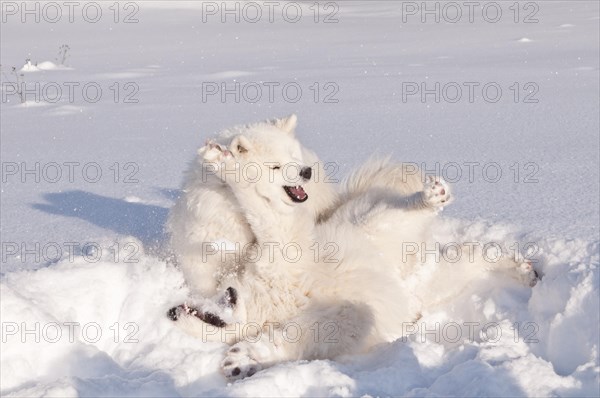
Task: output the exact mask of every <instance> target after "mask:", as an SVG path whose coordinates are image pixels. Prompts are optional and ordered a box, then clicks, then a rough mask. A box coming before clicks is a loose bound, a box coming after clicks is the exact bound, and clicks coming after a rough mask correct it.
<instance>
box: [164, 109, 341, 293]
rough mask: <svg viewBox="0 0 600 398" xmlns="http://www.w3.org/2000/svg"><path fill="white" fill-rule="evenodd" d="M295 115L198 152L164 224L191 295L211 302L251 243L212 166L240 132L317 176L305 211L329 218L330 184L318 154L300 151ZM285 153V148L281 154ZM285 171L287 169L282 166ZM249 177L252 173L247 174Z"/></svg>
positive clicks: (228, 134)
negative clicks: (256, 135) (263, 140)
mask: <svg viewBox="0 0 600 398" xmlns="http://www.w3.org/2000/svg"><path fill="white" fill-rule="evenodd" d="M296 125H297V117H296V115H291V116H289V117H286V118H281V119H273V120H267V121H264V122H260V123H255V124H251V125H245V126H236V127H234V128H232V129H228V130H224V131H222V132H220V133H219V134H218V135H217V136H216V137H215V138H214V139H212V140H209V141H208V142H207V144H206V145H205V146H204V147H202V148H200V149H199V150H198V155H197V157H196V159H195V160H194V161H193V162H192V163H191V165H190V167H189V169H188V170H187V172H186V175H185V181H184V184H183V188H182V194H181V196H180V197H179V199H178V200H177V202H176V203H175V205H174V206H173V207H172V209H171V211H170V213H169V217H168V220H167V224H166V229H167V232H168V234H169V236H170V243H171V248H172V250H173V253H174V255H175V258H176V261H177V264H178V265H179V266H180V268H181V270H182V271H183V273H184V276H185V279H186V281H187V283H188V285H189V288H190V290H191V292H192V294H194V295H199V296H201V297H211V296H213V295H214V294H215V293H217V289H218V288H219V286H220V284H221V281H222V280H223V278H225V277H226V276H231V275H238V274H239V273H240V272H241V271H242V265H241V264H240V261H239V256H238V255H237V254H239V253H241V252H242V251H244V250H247V249H249V245H251V244H252V243H253V242H254V241H255V237H254V234H253V233H252V230H251V229H250V225H249V224H248V221H247V219H246V216H245V214H244V213H243V212H242V211H241V209H240V208H239V206H238V203H237V201H236V199H235V197H234V196H233V194H232V192H231V189H230V188H229V186H228V185H227V184H225V183H224V182H223V180H222V178H221V176H220V173H219V163H217V162H215V160H217V159H218V157H219V156H220V155H221V152H222V151H224V150H226V149H225V147H227V146H229V144H230V142H231V139H232V138H233V137H234V136H236V135H237V134H238V133H240V132H242V131H256V132H264V133H265V134H269V135H270V136H271V137H272V139H273V142H272V143H271V145H273V146H275V145H277V146H279V147H281V148H286V149H287V148H293V150H294V151H295V153H296V156H297V157H298V158H299V157H302V158H303V159H305V160H306V162H307V164H308V165H309V166H311V167H313V168H314V170H315V172H316V173H317V174H318V175H319V176H320V178H319V179H312V180H311V182H310V183H309V184H308V186H307V189H309V191H310V192H312V193H314V195H311V200H310V202H309V203H307V204H306V206H305V207H307V208H308V211H309V212H310V213H311V215H310V217H311V218H312V219H313V220H316V219H317V218H319V217H321V216H324V215H326V214H327V213H328V211H329V209H331V208H332V207H333V205H334V202H335V201H336V198H337V196H336V193H335V191H334V187H333V185H332V184H331V183H329V182H328V181H326V180H325V171H324V170H323V165H322V163H321V162H319V159H318V158H317V156H316V154H314V153H313V152H311V151H310V150H308V149H306V148H304V147H302V146H301V145H300V144H299V142H298V141H297V140H296V139H295V138H294V130H295V129H296ZM284 151H285V149H284ZM286 166H287V165H286ZM248 172H252V170H251V169H248Z"/></svg>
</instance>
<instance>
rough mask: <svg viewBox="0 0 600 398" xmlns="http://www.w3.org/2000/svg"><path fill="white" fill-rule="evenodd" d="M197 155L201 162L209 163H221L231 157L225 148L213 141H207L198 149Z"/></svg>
mask: <svg viewBox="0 0 600 398" xmlns="http://www.w3.org/2000/svg"><path fill="white" fill-rule="evenodd" d="M198 153H199V154H200V155H201V156H202V160H204V161H205V162H211V163H217V164H220V163H223V162H225V161H226V160H228V158H229V157H231V152H230V151H229V150H228V149H227V147H226V146H224V145H220V144H217V143H216V142H215V141H214V140H207V141H206V144H205V145H204V146H203V147H202V148H200V150H199V151H198Z"/></svg>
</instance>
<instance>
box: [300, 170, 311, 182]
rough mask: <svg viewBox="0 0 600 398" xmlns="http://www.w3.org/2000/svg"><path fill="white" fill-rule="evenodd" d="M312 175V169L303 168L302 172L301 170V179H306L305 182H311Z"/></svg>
mask: <svg viewBox="0 0 600 398" xmlns="http://www.w3.org/2000/svg"><path fill="white" fill-rule="evenodd" d="M311 175H312V169H311V168H310V167H303V168H302V170H300V177H302V178H304V179H305V180H310V176H311Z"/></svg>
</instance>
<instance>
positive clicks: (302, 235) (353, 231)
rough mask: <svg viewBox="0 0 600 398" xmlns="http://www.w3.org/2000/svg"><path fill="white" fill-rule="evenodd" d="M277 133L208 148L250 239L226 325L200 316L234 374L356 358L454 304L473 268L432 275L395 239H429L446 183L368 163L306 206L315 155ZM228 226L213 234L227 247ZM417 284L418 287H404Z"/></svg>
mask: <svg viewBox="0 0 600 398" xmlns="http://www.w3.org/2000/svg"><path fill="white" fill-rule="evenodd" d="M283 125H285V123H284V124H283ZM282 130H285V129H282V127H281V126H279V125H277V123H274V124H273V123H272V124H269V125H264V124H263V125H260V126H257V125H251V126H248V127H246V128H237V129H236V130H235V133H234V134H233V135H230V136H228V138H227V139H228V140H229V143H228V145H227V147H226V148H224V147H222V146H219V147H218V148H216V147H213V148H211V149H216V152H214V153H211V154H210V158H211V159H213V160H215V161H217V162H218V163H220V164H221V165H220V166H219V167H218V169H219V173H218V174H219V175H218V178H219V181H220V183H221V184H225V186H224V187H223V189H225V188H227V187H228V188H227V189H228V191H223V192H224V195H229V198H228V200H229V201H228V202H226V203H227V204H226V205H225V206H224V208H223V211H226V212H227V213H228V214H230V213H231V209H235V212H236V213H237V214H238V215H239V218H236V219H235V220H236V221H237V222H239V223H240V224H242V225H244V227H245V228H248V226H249V228H250V230H249V232H248V230H246V232H247V234H245V235H243V238H244V239H246V240H247V241H251V242H254V245H253V246H252V247H253V250H252V256H250V257H252V258H251V259H250V258H249V257H245V258H244V259H243V263H244V272H243V273H240V272H231V273H228V274H224V275H223V277H222V278H221V279H220V280H219V283H220V285H221V286H222V287H226V286H228V287H230V289H228V292H229V295H228V297H229V299H230V304H231V307H233V318H232V319H233V321H228V320H223V319H212V318H209V319H207V321H208V322H209V323H211V324H213V325H217V326H219V327H221V328H222V330H226V331H227V333H226V336H228V338H227V341H228V342H231V343H235V344H234V345H233V347H232V348H231V349H230V350H229V351H228V353H227V356H226V358H225V360H224V361H223V370H224V372H225V374H226V376H228V377H230V378H240V377H245V376H249V375H252V374H253V373H255V372H256V371H258V370H260V369H261V368H264V367H266V366H269V365H271V364H274V363H277V362H280V361H285V360H292V359H313V358H336V357H338V356H339V355H343V354H350V353H357V352H361V351H363V350H365V349H367V348H369V347H372V346H373V345H375V344H378V343H381V342H386V341H391V340H393V339H396V338H398V337H401V336H402V335H403V325H404V324H405V323H407V322H411V321H414V320H415V319H417V318H418V316H419V312H420V311H421V310H422V309H423V308H424V306H429V305H435V304H436V303H438V302H439V301H440V300H444V299H445V298H447V297H450V296H451V295H452V294H453V293H454V292H455V291H456V288H457V287H456V281H457V280H458V281H461V280H462V281H464V283H466V282H468V280H469V279H472V278H474V277H477V276H478V272H473V271H472V268H473V267H472V266H469V267H467V265H464V266H461V265H459V266H457V265H456V264H454V265H453V268H452V272H448V271H447V269H448V268H445V267H444V264H436V265H435V266H436V268H439V272H437V271H436V272H434V273H433V274H432V273H427V272H424V271H423V270H426V269H427V267H420V265H422V264H421V263H420V262H419V259H418V257H417V256H412V257H411V256H408V257H407V256H405V255H404V254H405V253H402V250H401V247H402V245H401V244H400V243H402V242H417V243H422V242H427V241H429V240H430V239H431V238H430V233H429V231H428V228H429V226H430V225H431V221H432V219H433V217H435V214H436V213H437V209H438V208H439V207H441V206H444V205H446V204H447V203H448V202H449V199H450V190H449V187H448V186H447V185H446V184H445V183H444V182H443V181H442V180H440V179H435V178H430V179H429V180H427V181H426V183H425V184H423V182H422V180H421V176H420V175H419V174H418V173H417V174H410V175H412V177H411V178H410V181H407V180H406V174H407V173H406V171H407V168H406V167H405V166H403V165H393V164H391V163H389V162H386V161H380V162H375V161H373V162H370V163H368V164H367V166H365V167H363V168H361V169H360V170H359V171H357V172H356V173H355V174H353V175H352V176H351V177H350V178H349V179H348V180H347V181H346V183H345V187H346V188H345V189H344V190H343V191H342V193H341V194H340V195H339V196H338V197H337V198H335V196H333V199H331V198H332V197H330V198H329V200H328V201H327V202H328V204H329V206H325V207H324V208H326V210H325V211H322V212H321V213H319V211H315V207H316V206H314V205H313V206H312V207H311V206H307V204H309V203H310V202H311V200H313V198H314V199H318V195H319V190H320V188H316V189H315V192H316V194H315V193H313V192H312V191H311V190H310V188H309V185H310V184H311V177H313V176H312V171H311V170H312V169H311V161H312V159H308V160H307V158H305V156H304V151H303V150H302V148H301V146H300V145H299V144H298V143H297V141H295V139H293V137H291V136H289V137H287V138H282ZM288 138H289V139H288ZM203 156H204V157H206V155H203ZM289 164H295V165H297V166H298V167H297V170H298V173H297V175H295V176H293V181H291V180H290V177H289V176H288V175H285V174H284V168H285V167H284V166H286V165H289ZM250 170H252V174H251V175H249V174H247V173H246V174H244V171H246V172H249V171H250ZM267 176H268V178H267ZM307 192H308V193H307ZM315 196H317V198H315ZM228 206H232V207H228ZM321 209H323V208H321ZM183 214H185V211H183ZM318 214H320V217H318ZM316 219H319V220H320V221H321V222H316ZM228 227H229V226H227V225H223V228H222V229H220V230H219V232H220V233H221V235H218V236H216V237H215V239H227V240H230V236H233V234H231V235H229V233H228V232H227V231H228ZM192 230H193V228H192ZM290 248H291V249H293V250H292V251H293V253H292V254H290V250H289V249H290ZM329 248H333V250H329ZM294 253H295V254H294ZM495 268H501V269H505V270H508V271H510V272H512V273H514V274H515V275H516V276H518V277H520V278H521V279H522V280H524V281H525V282H527V283H532V281H535V273H534V271H533V270H532V269H531V266H530V265H529V264H521V263H519V262H516V261H513V260H505V261H502V262H499V263H497V264H495ZM481 269H482V271H481V272H483V267H482V268H481ZM457 271H458V274H457ZM463 273H464V274H465V275H462V274H463ZM450 274H451V275H452V276H453V278H448V279H447V280H446V279H445V278H447V276H448V275H450ZM437 275H440V276H443V277H438V276H437ZM415 278H416V279H419V280H420V281H421V283H417V284H415V283H411V284H408V283H407V281H408V280H414V279H415ZM433 286H434V287H435V291H432V290H431V289H430V287H433ZM192 315H194V314H192ZM192 318H193V317H192ZM199 323H201V322H199ZM240 325H241V326H240ZM290 325H293V331H294V332H295V335H294V336H291V335H290ZM205 326H206V325H205V324H203V325H202V326H198V325H195V326H194V327H196V328H197V330H196V334H197V335H202V337H204V338H206V337H207V336H206V334H207V331H208V328H206V327H205ZM230 326H233V327H234V329H233V333H232V331H231V330H228V327H230ZM250 326H252V327H253V328H254V329H253V331H252V332H250V328H249V327H250ZM213 332H214V329H213V330H211V333H213ZM232 336H233V337H232ZM221 337H223V334H222V335H221Z"/></svg>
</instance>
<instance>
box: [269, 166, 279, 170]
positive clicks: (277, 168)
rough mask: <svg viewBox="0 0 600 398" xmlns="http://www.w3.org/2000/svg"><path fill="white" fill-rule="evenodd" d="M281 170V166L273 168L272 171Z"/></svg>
mask: <svg viewBox="0 0 600 398" xmlns="http://www.w3.org/2000/svg"><path fill="white" fill-rule="evenodd" d="M280 168H281V166H273V167H271V170H279V169H280Z"/></svg>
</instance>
